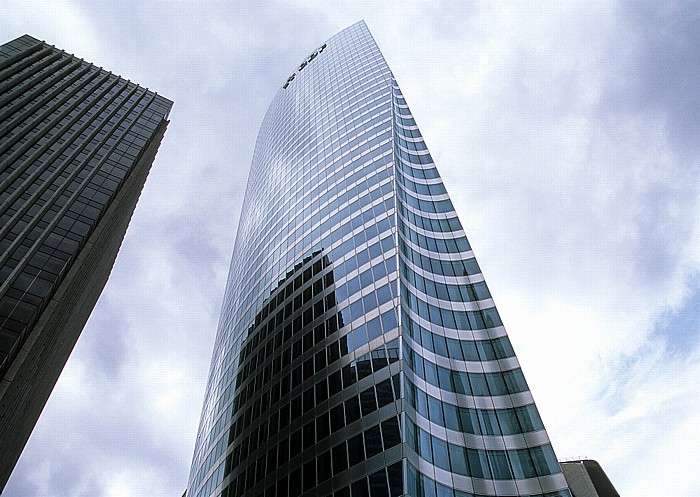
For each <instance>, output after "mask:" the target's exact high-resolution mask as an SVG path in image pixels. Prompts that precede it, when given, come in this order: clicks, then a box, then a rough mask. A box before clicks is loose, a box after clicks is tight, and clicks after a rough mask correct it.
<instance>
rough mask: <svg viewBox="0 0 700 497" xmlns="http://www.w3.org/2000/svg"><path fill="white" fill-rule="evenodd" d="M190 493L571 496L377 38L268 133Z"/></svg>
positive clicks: (238, 249)
mask: <svg viewBox="0 0 700 497" xmlns="http://www.w3.org/2000/svg"><path fill="white" fill-rule="evenodd" d="M187 495H188V496H190V497H204V496H224V497H232V496H244V495H245V496H248V495H250V496H263V495H264V496H299V495H316V496H331V495H334V496H339V497H340V496H345V497H350V496H352V497H358V496H369V495H371V496H373V497H377V496H387V497H388V496H391V497H396V496H400V495H411V496H414V497H418V496H421V497H422V496H454V497H457V496H468V495H484V496H486V495H499V496H504V495H513V496H516V495H528V496H538V495H547V496H551V497H555V496H559V497H566V496H570V493H569V491H568V490H567V488H566V483H565V481H564V478H563V476H562V474H561V470H560V468H559V465H558V463H557V461H556V458H555V456H554V452H553V451H552V448H551V445H550V444H549V440H548V438H547V434H546V432H545V431H544V427H543V426H542V421H541V419H540V417H539V414H538V412H537V409H536V408H535V405H534V403H533V400H532V396H531V394H530V392H529V390H528V387H527V383H526V382H525V379H524V377H523V374H522V372H521V370H520V367H519V365H518V361H517V359H516V358H515V355H514V353H513V349H512V347H511V345H510V342H509V341H508V338H507V336H506V333H505V330H504V329H503V326H502V324H501V321H500V318H499V316H498V312H497V311H496V308H495V306H494V304H493V301H492V300H491V296H490V293H489V291H488V288H487V286H486V284H485V283H484V280H483V276H482V274H481V271H480V269H479V266H478V264H477V262H476V260H475V259H474V256H473V254H472V252H471V248H470V246H469V242H468V241H467V238H466V236H465V234H464V231H463V230H462V227H461V224H460V222H459V220H458V218H457V215H456V213H455V212H454V209H453V207H452V203H451V202H450V199H449V197H448V195H447V192H446V190H445V187H444V185H443V183H442V181H441V179H440V176H439V174H438V172H437V170H436V169H435V165H434V164H433V161H432V158H431V157H430V154H429V153H428V150H427V148H426V146H425V143H424V141H423V139H422V138H421V135H420V132H419V131H418V128H417V126H416V124H415V122H414V120H413V118H412V116H411V113H410V111H409V109H408V106H407V105H406V102H405V100H404V98H403V96H402V95H401V92H400V90H399V88H398V85H397V84H396V82H395V81H394V79H393V77H392V74H391V71H390V70H389V67H388V66H387V64H386V62H385V61H384V58H383V57H382V54H381V52H380V51H379V49H378V47H377V45H376V43H375V42H374V40H373V38H372V36H371V34H370V33H369V31H368V30H367V27H366V26H365V24H364V23H363V22H360V23H357V24H355V25H353V26H350V27H349V28H347V29H345V30H343V31H341V32H340V33H338V34H337V35H335V36H334V37H332V38H331V39H330V40H328V41H327V42H326V43H324V44H322V45H321V46H319V47H318V48H317V49H316V50H314V51H313V52H312V53H311V54H310V55H309V56H308V57H307V58H306V59H305V60H304V61H303V62H302V63H301V64H300V65H299V66H298V67H297V68H295V70H294V72H293V73H292V74H291V75H290V76H289V78H288V79H287V80H286V81H285V82H284V84H283V85H282V87H281V88H280V90H279V92H278V93H277V95H276V96H275V98H274V100H273V102H272V104H271V105H270V108H269V110H268V112H267V115H266V116H265V119H264V121H263V124H262V126H261V129H260V134H259V136H258V141H257V144H256V148H255V153H254V156H253V163H252V167H251V172H250V177H249V180H248V187H247V190H246V195H245V199H244V205H243V211H242V213H241V221H240V225H239V228H238V235H237V238H236V245H235V248H234V255H233V260H232V263H231V268H230V273H229V280H228V284H227V288H226V293H225V297H224V303H223V308H222V314H221V319H220V323H219V331H218V335H217V338H216V343H215V346H214V354H213V358H212V365H211V371H210V375H209V380H208V385H207V391H206V397H205V401H204V408H203V412H202V419H201V422H200V428H199V434H198V438H197V443H196V447H195V454H194V458H193V462H192V470H191V473H190V480H189V483H188V490H187Z"/></svg>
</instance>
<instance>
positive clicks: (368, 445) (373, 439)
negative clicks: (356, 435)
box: [364, 425, 382, 459]
mask: <svg viewBox="0 0 700 497" xmlns="http://www.w3.org/2000/svg"><path fill="white" fill-rule="evenodd" d="M364 436H365V451H366V453H367V459H369V458H370V457H373V456H376V455H377V454H379V453H380V452H382V436H381V432H380V429H379V425H376V426H373V427H371V428H368V429H367V430H366V431H365V432H364Z"/></svg>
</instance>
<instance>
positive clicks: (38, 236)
mask: <svg viewBox="0 0 700 497" xmlns="http://www.w3.org/2000/svg"><path fill="white" fill-rule="evenodd" d="M0 83H2V93H1V94H0V129H1V130H2V132H1V135H0V282H1V283H0V374H2V373H3V372H4V371H6V370H7V368H8V367H9V364H10V363H11V361H12V359H13V357H14V355H15V354H16V352H17V350H18V348H19V347H20V346H21V344H22V343H23V342H24V340H25V339H26V337H27V334H28V333H29V330H30V329H31V327H32V325H33V324H34V323H35V322H36V320H37V319H38V316H39V315H40V314H41V311H42V310H43V309H44V307H45V306H46V303H47V302H48V301H49V300H50V298H51V296H52V295H53V293H54V291H55V290H56V288H57V286H58V284H60V282H61V278H62V276H63V275H64V274H65V273H66V272H67V271H68V269H69V268H70V265H71V263H72V261H73V260H74V259H75V257H76V255H77V254H78V252H79V251H80V249H81V248H82V247H83V246H84V245H85V243H86V240H87V239H88V238H89V236H90V234H91V233H92V231H93V230H94V228H95V226H96V224H97V222H98V221H99V220H100V218H101V216H102V214H103V213H104V211H105V209H106V208H107V206H109V204H110V202H111V200H112V199H113V198H114V196H115V195H116V192H117V191H118V190H119V189H120V187H121V185H122V184H123V183H124V181H125V179H126V177H127V176H128V175H129V173H130V171H131V170H132V169H133V167H134V165H135V163H136V161H137V160H138V159H139V158H140V156H141V155H142V154H143V151H144V149H145V148H146V146H147V145H148V144H149V143H150V141H151V140H152V138H153V136H155V134H156V130H157V129H158V127H159V126H162V123H163V122H164V120H165V118H166V117H167V114H168V112H169V110H170V106H171V105H172V104H171V103H170V102H168V101H167V100H165V99H164V98H162V97H159V96H158V95H156V94H154V93H153V92H150V91H147V90H145V89H143V88H140V87H138V86H137V85H135V84H134V83H131V82H128V81H126V80H123V79H121V78H119V77H117V76H115V75H113V74H111V73H108V72H107V71H105V70H103V69H100V68H97V67H94V66H92V65H90V64H88V63H86V62H85V61H82V60H79V59H77V58H76V57H73V56H71V55H68V54H66V53H65V52H61V51H59V50H57V49H55V48H53V47H50V46H48V45H46V44H44V43H41V42H39V41H38V40H35V39H33V38H31V37H29V36H24V37H22V38H19V39H18V40H14V41H12V42H10V43H8V44H6V45H4V46H3V49H2V53H1V54H0Z"/></svg>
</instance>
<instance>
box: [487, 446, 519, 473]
mask: <svg viewBox="0 0 700 497" xmlns="http://www.w3.org/2000/svg"><path fill="white" fill-rule="evenodd" d="M487 454H488V458H489V462H490V463H491V474H492V475H493V479H494V480H510V479H512V478H513V474H512V473H511V471H510V464H508V456H507V455H506V451H504V450H489V451H487Z"/></svg>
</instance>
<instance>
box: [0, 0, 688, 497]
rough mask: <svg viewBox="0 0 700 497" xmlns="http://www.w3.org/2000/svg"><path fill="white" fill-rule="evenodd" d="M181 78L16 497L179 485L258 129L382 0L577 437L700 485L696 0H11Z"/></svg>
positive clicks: (522, 326)
mask: <svg viewBox="0 0 700 497" xmlns="http://www.w3.org/2000/svg"><path fill="white" fill-rule="evenodd" d="M0 9H1V10H2V15H0V42H5V41H9V40H11V39H14V38H16V37H18V36H20V35H22V34H24V33H29V34H31V35H32V36H34V37H36V38H39V39H42V40H45V41H47V42H48V43H50V44H52V45H55V46H57V47H58V48H61V49H64V50H66V51H67V52H69V53H74V54H76V55H78V56H79V57H81V58H84V59H86V60H88V61H90V62H93V63H95V64H96V65H100V66H103V67H105V68H106V69H108V70H110V71H112V72H114V73H117V74H119V75H121V76H123V77H125V78H128V79H131V80H133V81H135V82H137V83H139V84H140V85H142V86H146V87H149V88H150V89H153V90H155V91H157V92H159V93H160V94H162V95H164V96H166V97H167V98H170V99H171V100H174V102H175V105H174V107H173V110H172V112H171V115H170V117H171V123H170V125H169V128H168V131H167V133H166V135H165V139H164V141H163V143H162V145H161V148H160V151H159V153H158V157H157V159H156V161H155V163H154V165H153V168H152V171H151V174H150V176H149V179H148V181H147V183H146V185H145V188H144V190H143V193H142V195H141V199H140V202H139V205H138V207H137V209H136V212H135V213H134V216H133V219H132V221H131V225H130V227H129V230H128V232H127V235H126V238H125V240H124V243H123V245H122V248H121V252H120V254H119V257H118V258H117V262H116V265H115V267H114V270H113V272H112V276H111V278H110V280H109V282H108V284H107V286H106V288H105V290H104V292H103V294H102V297H101V298H100V301H99V302H98V304H97V306H96V307H95V309H94V312H93V313H92V316H91V318H90V320H89V322H88V324H87V326H86V328H85V330H84V331H83V333H82V336H81V338H80V339H79V341H78V344H77V345H76V347H75V350H74V352H73V354H72V356H71V358H70V360H69V361H68V363H67V364H66V367H65V369H64V370H63V373H62V375H61V377H60V379H59V381H58V383H57V385H56V387H55V389H54V391H53V394H52V396H51V398H50V399H49V401H48V403H47V405H46V408H45V409H44V412H43V413H42V415H41V418H40V419H39V422H38V424H37V426H36V428H35V430H34V432H33V434H32V436H31V438H30V440H29V442H28V444H27V446H26V449H25V451H24V453H23V455H22V457H21V458H20V460H19V463H18V464H17V466H16V468H15V471H14V473H13V475H12V477H11V479H10V481H9V483H8V485H7V487H6V489H5V492H4V493H3V497H30V496H32V497H53V496H57V495H58V496H67V497H81V496H86V497H97V496H105V497H142V496H144V497H145V496H149V497H150V496H170V497H172V496H180V495H182V492H183V490H184V489H185V487H186V484H187V479H188V474H189V466H190V462H191V458H192V453H193V450H194V442H195V437H196V431H197V427H198V422H199V416H200V412H201V406H202V399H203V396H204V389H205V384H206V378H207V374H208V368H209V360H210V354H211V351H212V347H213V341H214V336H215V333H216V326H217V322H218V317H219V310H220V306H221V301H222V297H223V290H224V285H225V281H226V276H227V272H228V266H229V262H230V258H231V251H232V248H233V243H234V238H235V233H236V227H237V225H238V218H239V213H240V209H241V203H242V200H243V194H244V189H245V182H246V177H247V172H248V170H249V166H250V161H251V158H252V153H253V147H254V143H255V138H256V135H257V131H258V128H259V126H260V123H261V121H262V118H263V116H264V113H265V110H266V109H267V106H268V105H269V103H270V102H271V100H272V98H273V96H274V95H275V93H276V92H277V90H278V89H279V87H280V86H281V85H282V84H283V83H284V81H286V78H287V76H288V75H289V72H290V71H291V70H292V69H293V68H294V67H296V66H297V65H298V64H299V63H300V61H302V60H303V59H304V58H305V57H306V56H307V55H308V53H309V52H310V51H311V50H313V49H314V48H315V47H317V46H318V45H319V44H320V43H322V42H323V41H324V40H326V39H327V38H329V37H330V36H332V35H333V34H335V33H336V32H338V31H340V30H341V29H343V28H345V27H347V26H348V25H350V24H352V23H354V22H357V21H358V20H360V19H364V20H365V22H366V23H367V25H368V27H369V29H370V30H371V31H372V34H373V35H374V37H375V39H376V41H377V43H378V45H379V47H380V49H381V50H382V52H383V54H384V56H385V58H386V59H387V61H388V63H389V66H390V67H391V68H392V71H393V72H394V75H395V77H396V79H397V81H398V83H399V85H400V86H401V89H402V92H403V94H404V95H405V97H406V100H407V102H408V104H409V106H410V108H411V111H412V113H413V114H414V116H415V118H416V121H417V123H418V125H419V127H420V129H421V132H422V134H423V136H424V138H425V140H426V143H427V145H428V148H429V149H430V151H431V154H432V156H433V158H434V159H435V162H436V164H437V167H438V169H439V171H440V172H441V174H442V176H443V179H444V182H445V185H446V187H447V190H448V192H449V193H450V195H451V197H452V200H453V202H454V204H455V206H456V209H457V211H458V213H459V216H460V219H461V221H462V224H463V225H464V228H465V231H466V232H467V236H468V237H469V240H470V243H471V245H472V247H473V249H474V252H475V254H476V257H477V259H478V260H479V263H480V266H481V268H482V271H483V273H484V275H485V278H486V281H487V282H488V284H489V287H490V289H491V293H492V294H493V296H494V300H495V302H496V304H497V306H498V309H499V311H500V314H501V316H502V318H503V321H504V323H505V325H506V329H507V330H508V333H509V335H510V338H511V341H512V342H513V345H514V348H515V351H516V353H517V355H518V358H519V360H520V363H521V365H522V367H523V371H524V372H525V376H526V378H527V380H528V382H529V385H530V388H531V390H532V392H533V395H534V397H535V400H536V402H537V405H538V407H539V410H540V413H541V415H542V418H543V420H544V422H545V425H546V427H547V430H548V433H549V436H550V438H551V440H552V443H553V446H554V449H555V452H556V453H557V455H558V457H559V458H560V459H565V458H580V457H588V458H592V459H596V460H598V461H599V462H600V463H601V465H602V466H603V468H604V469H605V471H606V472H607V474H608V476H609V477H610V479H611V480H612V482H613V484H614V485H615V486H616V488H617V490H618V492H619V493H620V494H621V495H623V496H624V497H645V496H649V497H657V496H660V495H673V496H674V497H690V496H696V495H697V489H698V488H700V472H698V470H697V461H698V460H699V459H700V382H698V378H700V158H699V157H700V155H699V153H700V136H699V134H700V124H699V123H700V91H699V90H700V89H699V88H698V85H699V84H700V4H698V3H693V2H687V3H676V2H667V1H655V2H651V1H639V2H636V1H630V2H615V1H611V2H589V1H586V2H577V1H573V0H572V1H566V2H554V1H544V2H524V1H522V2H499V1H489V2H486V1H484V2H471V1H453V2H448V1H444V2H429V1H404V2H395V1H383V2H374V1H352V2H350V1H348V2H336V1H333V2H331V1H324V2H311V1H309V2H301V1H289V2H262V1H261V2H243V1H229V2H224V1H197V2H195V1H192V2H188V1H185V0H171V1H158V0H150V1H138V0H120V1H118V2H116V1H107V0H93V1H70V0H0Z"/></svg>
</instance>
